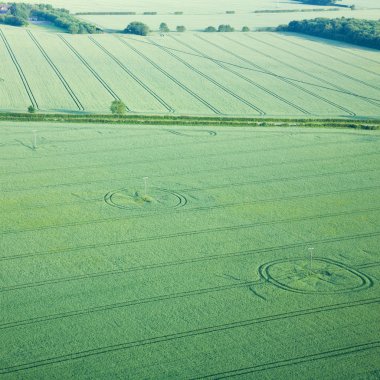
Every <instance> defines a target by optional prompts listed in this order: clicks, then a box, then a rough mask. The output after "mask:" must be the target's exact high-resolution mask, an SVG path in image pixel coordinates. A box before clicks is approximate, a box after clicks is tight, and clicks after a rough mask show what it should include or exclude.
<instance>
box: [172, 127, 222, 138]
mask: <svg viewBox="0 0 380 380" xmlns="http://www.w3.org/2000/svg"><path fill="white" fill-rule="evenodd" d="M167 131H168V132H169V133H172V134H173V135H178V136H187V137H202V136H216V132H215V131H210V130H207V129H190V130H186V131H182V130H181V131H176V130H174V129H167Z"/></svg>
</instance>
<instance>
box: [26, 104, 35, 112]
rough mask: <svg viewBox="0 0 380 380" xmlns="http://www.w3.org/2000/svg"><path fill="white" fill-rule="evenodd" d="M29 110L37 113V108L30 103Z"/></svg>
mask: <svg viewBox="0 0 380 380" xmlns="http://www.w3.org/2000/svg"><path fill="white" fill-rule="evenodd" d="M28 112H29V113H35V112H36V108H35V107H34V106H33V105H30V106H29V107H28Z"/></svg>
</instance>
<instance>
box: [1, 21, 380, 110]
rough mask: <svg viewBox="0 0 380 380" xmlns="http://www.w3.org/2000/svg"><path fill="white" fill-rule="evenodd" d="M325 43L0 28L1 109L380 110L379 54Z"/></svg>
mask: <svg viewBox="0 0 380 380" xmlns="http://www.w3.org/2000/svg"><path fill="white" fill-rule="evenodd" d="M321 44H322V42H320V41H319V40H318V39H310V38H309V39H305V38H301V37H298V36H292V35H285V34H278V33H245V34H244V33H240V34H236V33H233V34H228V35H227V34H223V33H218V34H217V35H210V34H205V33H195V34H193V33H185V34H175V33H174V34H169V35H168V36H167V37H166V38H160V37H159V36H155V35H152V36H150V37H146V38H144V37H137V36H120V35H118V36H117V35H93V36H70V35H63V34H52V33H46V32H36V31H32V30H27V31H25V30H15V29H10V28H2V29H1V39H0V46H2V47H3V48H2V49H1V54H2V56H3V58H4V60H3V61H2V62H4V69H3V70H4V71H3V73H4V74H3V77H4V78H3V79H4V81H2V82H0V94H2V95H1V96H2V97H4V98H6V99H8V100H7V102H4V103H3V102H2V107H3V111H22V110H24V111H25V110H26V108H27V107H28V106H29V105H33V106H34V107H35V108H36V109H39V110H41V111H47V112H77V113H81V112H96V113H107V112H109V106H110V103H111V101H112V100H119V99H120V100H122V101H123V102H124V103H125V104H126V106H127V109H128V111H129V112H130V113H146V114H179V115H221V116H223V115H229V116H254V117H256V116H268V117H270V116H277V117H281V116H283V117H353V116H366V117H367V116H378V115H379V113H380V111H379V110H380V75H379V74H378V72H379V69H380V61H378V60H376V59H374V56H373V55H372V52H371V51H368V50H364V49H359V48H355V49H354V48H350V47H349V46H347V45H344V44H339V43H336V42H334V43H331V42H329V43H327V42H325V41H324V42H323V49H321ZM57 46H58V47H59V49H57ZM337 46H338V49H336V47H337ZM348 56H349V57H350V59H349V60H348V59H347V57H348ZM61 57H64V58H63V59H61ZM32 62H33V64H32ZM35 63H38V64H35ZM364 63H365V64H364Z"/></svg>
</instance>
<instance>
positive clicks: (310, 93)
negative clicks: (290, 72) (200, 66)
mask: <svg viewBox="0 0 380 380" xmlns="http://www.w3.org/2000/svg"><path fill="white" fill-rule="evenodd" d="M222 37H223V38H224V39H226V40H228V41H231V42H233V43H235V44H237V45H240V46H243V47H244V48H246V49H249V50H253V51H255V49H253V48H252V47H250V46H248V45H245V44H243V43H241V42H238V41H235V40H233V39H232V38H229V37H227V36H222ZM212 44H213V45H214V46H216V47H219V49H221V50H225V51H226V52H229V51H228V50H227V49H224V48H222V47H221V46H219V45H217V44H215V43H212ZM229 53H230V54H232V55H234V56H236V57H237V58H239V59H241V60H242V61H244V62H246V63H248V64H249V65H251V66H253V67H257V68H258V69H260V70H264V71H266V72H267V73H268V74H271V75H274V76H276V74H275V73H273V72H271V71H269V70H266V69H265V68H263V67H261V66H259V65H256V64H254V63H252V62H251V61H249V60H247V59H245V58H243V57H241V56H239V55H237V54H235V53H232V52H229ZM276 77H277V78H278V79H279V80H281V81H283V82H285V83H288V84H290V85H291V86H293V87H296V88H298V89H299V90H301V91H303V92H305V93H307V94H309V95H311V96H313V97H315V98H317V99H319V100H321V101H323V102H325V103H327V104H330V105H331V106H333V107H335V108H337V109H340V110H341V111H344V112H345V113H347V114H348V115H350V116H356V113H355V112H353V111H351V110H349V109H347V108H345V107H343V106H341V105H339V104H336V103H334V102H332V101H331V100H329V99H326V98H325V97H323V96H320V95H318V94H316V93H315V92H313V91H310V90H307V89H306V88H304V87H302V86H300V85H298V84H296V83H294V81H291V80H289V79H286V78H284V77H281V76H276Z"/></svg>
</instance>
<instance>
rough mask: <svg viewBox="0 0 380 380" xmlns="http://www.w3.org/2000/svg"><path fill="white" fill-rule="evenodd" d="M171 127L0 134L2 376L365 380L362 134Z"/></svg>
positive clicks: (370, 292)
mask: <svg viewBox="0 0 380 380" xmlns="http://www.w3.org/2000/svg"><path fill="white" fill-rule="evenodd" d="M239 36H240V35H239ZM240 38H242V37H241V36H240ZM31 116H33V115H31ZM181 124H182V122H181V121H179V123H178V124H177V125H170V126H167V125H166V124H165V123H163V124H162V125H161V126H154V127H151V126H146V125H136V126H133V125H128V124H124V125H123V126H121V125H117V126H112V125H104V123H103V122H101V121H99V123H98V124H91V125H89V124H80V123H76V124H75V123H66V124H64V123H62V124H57V123H52V122H49V123H41V122H33V123H27V122H25V121H22V120H20V121H19V122H13V123H10V122H2V123H0V129H1V149H0V171H1V193H0V197H1V218H0V232H1V253H0V260H1V266H0V284H1V288H0V290H1V313H0V329H1V343H0V344H1V347H2V351H1V362H0V374H1V376H2V378H4V379H7V380H8V379H15V378H16V379H17V378H18V379H58V378H59V379H69V378H75V379H78V380H82V379H111V378H112V379H113V378H115V379H123V378H126V377H127V378H130V379H185V378H186V379H187V378H207V377H209V378H213V379H216V378H218V379H220V378H223V377H233V378H246V379H250V378H259V379H261V378H267V379H324V378H331V379H339V378H346V379H352V378H357V379H359V378H368V379H371V378H375V377H376V376H377V375H376V373H377V372H376V363H378V358H379V343H378V342H379V341H380V331H379V323H378V322H379V312H378V311H379V281H378V280H377V279H378V278H379V276H380V271H379V268H380V265H379V228H378V226H379V223H380V208H379V203H378V199H379V189H380V187H379V186H380V182H379V175H378V174H379V171H380V161H379V151H380V133H379V132H378V131H359V130H336V129H332V130H331V129H326V128H324V129H302V128H291V127H290V128H281V127H268V126H266V127H263V128H260V127H259V128H252V129H249V128H239V127H227V126H225V127H223V128H219V127H216V126H212V127H210V126H208V124H207V123H204V124H203V125H202V126H197V127H190V126H182V125H181ZM321 125H322V123H321ZM35 141H36V144H34V142H35ZM144 177H149V178H148V179H147V181H146V190H145V183H144ZM308 248H314V251H313V256H312V260H310V251H309V249H308ZM290 346H291V349H290V348H289V347H290ZM284 348H289V349H284ZM221 374H223V375H221Z"/></svg>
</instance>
